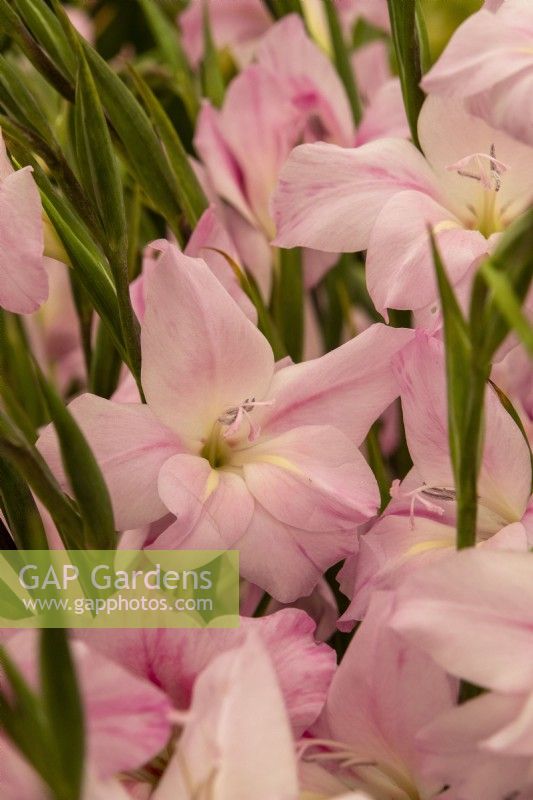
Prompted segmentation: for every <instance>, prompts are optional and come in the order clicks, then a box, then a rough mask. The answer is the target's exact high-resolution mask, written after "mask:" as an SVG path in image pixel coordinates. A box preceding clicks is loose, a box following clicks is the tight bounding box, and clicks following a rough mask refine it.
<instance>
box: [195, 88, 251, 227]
mask: <svg viewBox="0 0 533 800" xmlns="http://www.w3.org/2000/svg"><path fill="white" fill-rule="evenodd" d="M194 146H195V148H196V150H197V151H198V154H199V155H200V157H201V159H202V161H203V163H204V165H205V167H206V169H207V172H208V175H209V179H210V181H211V183H212V185H213V187H214V189H215V190H216V192H217V193H218V194H219V195H220V197H223V198H224V199H225V200H227V201H228V202H229V203H231V205H232V206H234V208H236V209H237V211H239V213H241V214H242V215H243V217H245V219H247V220H248V222H250V223H251V224H252V225H253V223H254V217H253V214H252V211H251V209H250V207H249V203H248V200H247V198H246V195H245V185H244V175H243V170H242V167H241V166H240V164H239V163H238V161H237V159H236V157H235V155H234V154H233V153H232V151H231V149H230V146H229V143H228V142H226V140H225V137H224V133H223V132H222V116H221V112H220V111H218V109H215V108H213V106H212V105H211V104H210V103H209V102H208V101H204V103H203V105H202V108H201V110H200V114H199V115H198V121H197V123H196V132H195V136H194Z"/></svg>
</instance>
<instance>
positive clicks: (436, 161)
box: [418, 59, 533, 220]
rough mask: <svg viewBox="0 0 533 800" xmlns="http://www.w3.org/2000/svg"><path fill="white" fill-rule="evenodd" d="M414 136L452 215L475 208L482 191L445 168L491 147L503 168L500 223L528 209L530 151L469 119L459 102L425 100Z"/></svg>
mask: <svg viewBox="0 0 533 800" xmlns="http://www.w3.org/2000/svg"><path fill="white" fill-rule="evenodd" d="M532 62H533V59H532ZM418 135H419V138H420V143H421V146H422V149H423V150H424V154H425V156H426V158H427V159H428V162H429V163H430V164H431V166H432V167H433V169H434V170H435V173H436V174H437V175H438V179H439V181H440V183H441V184H442V186H443V188H445V189H446V190H447V198H448V207H450V208H452V209H453V210H455V211H456V213H461V214H462V215H463V216H464V214H465V211H464V209H466V206H467V205H469V204H470V205H473V206H475V207H478V206H480V205H481V201H482V198H483V187H482V186H481V184H480V182H478V181H475V180H472V179H471V178H468V177H464V176H462V175H459V174H458V172H457V171H456V170H451V169H449V167H451V166H453V165H455V164H457V163H458V162H461V160H462V159H464V158H466V157H469V156H472V155H473V154H476V153H482V154H486V155H487V156H488V155H489V153H490V149H491V146H494V153H495V158H496V159H497V160H498V161H500V162H502V163H503V164H504V165H505V172H503V174H502V175H501V186H500V189H499V191H498V193H497V198H496V199H497V208H498V209H505V212H502V211H500V213H503V215H504V219H505V220H512V219H513V218H514V217H515V216H516V215H517V214H519V213H521V212H522V211H524V210H525V209H526V208H527V207H528V206H529V204H530V202H531V200H532V198H533V189H532V186H531V181H530V180H529V175H530V174H531V173H532V171H533V148H531V147H528V146H527V145H524V144H522V143H521V142H517V141H516V140H515V139H513V138H511V137H510V136H509V135H508V134H506V133H504V132H503V131H500V130H496V129H495V128H493V127H491V126H490V125H488V124H487V123H486V122H485V121H484V120H482V119H479V118H477V117H474V116H473V115H472V114H469V113H468V111H467V110H466V109H465V107H464V104H463V103H462V102H461V100H457V99H456V98H443V97H431V96H430V97H428V98H427V99H426V101H425V103H424V105H423V107H422V111H421V112H420V116H419V118H418ZM450 202H453V205H451V206H450V205H449V203H450ZM461 206H462V209H463V210H461ZM467 213H468V212H467Z"/></svg>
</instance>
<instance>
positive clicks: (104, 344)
mask: <svg viewBox="0 0 533 800" xmlns="http://www.w3.org/2000/svg"><path fill="white" fill-rule="evenodd" d="M121 367H122V361H121V358H120V354H119V352H118V351H117V348H116V347H115V345H114V343H113V339H112V338H111V336H110V335H109V331H108V329H107V327H106V326H105V325H102V323H100V324H99V325H98V332H97V334H96V343H95V346H94V351H93V358H92V363H91V374H90V376H89V387H90V391H91V392H92V393H93V394H97V395H98V396H99V397H111V395H112V394H113V392H114V391H115V389H116V388H117V385H118V380H119V377H120V369H121Z"/></svg>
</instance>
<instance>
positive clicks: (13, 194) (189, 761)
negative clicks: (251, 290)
mask: <svg viewBox="0 0 533 800" xmlns="http://www.w3.org/2000/svg"><path fill="white" fill-rule="evenodd" d="M303 2H304V3H305V2H306V0H303ZM339 7H340V16H341V19H342V21H343V23H344V25H345V26H346V31H347V30H348V29H349V28H350V27H351V25H352V23H353V21H354V20H355V19H356V18H358V17H359V16H363V17H365V18H366V19H368V20H369V21H370V22H371V23H372V24H374V25H376V26H378V27H380V28H381V29H383V31H386V30H387V28H388V18H387V14H386V3H385V2H381V0H375V1H374V2H363V0H359V2H358V0H342V1H341V0H339ZM205 9H208V10H209V13H210V15H211V16H210V20H211V27H212V35H213V38H214V42H215V43H216V45H217V47H219V48H220V49H222V48H227V49H228V50H229V51H230V52H231V53H232V56H233V59H234V63H235V64H236V65H237V66H238V68H239V70H238V73H237V75H236V76H235V77H234V78H233V79H232V81H231V82H230V84H229V86H228V90H227V92H226V95H225V99H224V102H223V104H222V106H221V107H220V108H217V107H216V106H215V105H214V104H212V103H210V102H209V101H207V100H205V101H204V102H203V105H202V108H201V110H200V112H199V116H198V120H197V124H196V129H195V134H194V144H195V152H196V155H197V157H198V161H196V162H194V169H195V170H196V172H197V174H198V176H199V179H200V181H201V183H202V185H203V187H204V189H205V192H206V195H207V197H208V199H209V207H208V208H207V210H206V211H205V212H204V213H203V215H202V216H201V218H200V220H199V222H198V224H197V226H196V228H195V229H194V230H193V231H192V232H191V235H190V237H189V239H188V241H187V243H186V244H185V245H184V247H183V249H181V248H180V246H178V243H177V242H176V241H175V240H174V239H173V238H172V237H171V235H170V234H169V235H168V238H166V239H156V240H155V241H153V242H151V243H150V244H149V245H147V247H146V248H145V251H144V259H143V265H142V272H141V274H140V275H139V277H137V279H136V280H135V281H134V282H132V284H131V285H130V297H131V302H132V306H133V309H134V312H135V314H136V317H137V320H138V322H139V324H140V328H141V351H142V375H141V382H142V388H143V392H144V397H143V398H142V399H141V397H140V395H139V390H138V388H137V386H136V385H135V384H134V381H133V378H132V376H131V375H129V374H127V375H126V374H123V375H122V377H121V382H120V385H119V387H118V389H117V390H116V392H115V394H114V395H113V397H112V398H111V399H107V398H104V397H100V396H97V395H96V394H93V393H91V392H89V391H85V392H83V393H80V394H79V395H78V396H77V397H75V398H74V399H73V400H72V401H71V402H70V403H69V405H68V407H69V409H70V411H71V412H72V415H73V417H74V418H75V420H76V422H77V423H78V425H79V427H80V429H81V431H82V432H83V433H84V435H85V437H86V439H87V442H88V443H89V445H90V447H91V449H92V451H93V453H94V455H95V457H96V460H97V462H98V464H99V466H100V468H101V471H102V475H103V477H104V479H105V481H106V484H107V487H108V490H109V494H110V498H111V503H112V507H113V513H114V519H115V522H116V526H117V530H118V531H119V532H120V543H119V546H121V547H126V548H127V547H130V546H133V545H135V546H139V547H143V548H153V549H185V550H191V549H199V550H201V549H208V550H209V549H224V550H225V549H235V550H238V551H239V553H240V580H241V590H242V605H241V614H242V616H241V624H240V627H239V628H238V629H228V630H219V629H214V628H213V629H206V630H121V631H94V630H90V631H79V632H77V633H76V634H75V635H72V636H71V641H72V651H73V660H74V664H75V668H76V671H77V674H78V678H79V683H80V688H81V693H82V697H83V704H84V709H85V715H86V735H87V741H88V746H87V754H88V755H87V765H86V775H85V785H84V790H83V800H128V798H130V800H131V798H137V800H149V798H152V800H201V799H203V798H205V800H326V798H337V800H434V799H435V798H441V797H442V798H443V800H531V798H533V554H532V553H531V548H532V547H533V501H532V495H531V486H532V459H531V446H532V444H533V369H532V366H531V361H530V360H529V356H528V353H527V351H526V349H525V347H524V346H523V344H521V343H519V342H518V341H517V340H516V338H515V337H513V336H509V337H508V338H507V340H506V342H505V343H504V345H503V346H502V348H500V350H499V351H498V352H497V355H496V357H495V359H494V364H493V365H492V372H491V383H490V384H489V385H488V386H487V391H486V394H485V399H484V405H483V409H482V413H483V437H482V443H481V450H480V456H479V458H480V470H479V477H478V484H477V499H478V515H477V528H476V544H475V546H474V547H472V548H469V549H468V550H467V551H459V552H457V551H456V550H455V546H456V527H457V518H458V509H457V487H456V485H455V480H454V470H453V468H452V459H451V454H450V443H449V442H450V437H449V425H450V422H449V413H448V396H447V385H446V351H445V346H444V336H443V319H442V309H441V308H440V301H439V293H438V289H437V283H436V279H435V272H434V266H433V256H432V249H431V239H430V231H431V232H432V233H433V234H434V235H435V240H436V242H437V244H438V246H439V250H440V251H441V253H442V255H443V260H444V262H445V265H446V269H447V274H448V277H449V279H450V283H451V285H452V286H453V287H454V289H455V290H456V293H457V296H458V298H459V300H460V304H462V305H464V306H466V305H467V303H468V301H469V298H470V295H471V290H472V284H473V280H474V277H475V274H476V270H477V268H478V266H479V264H480V263H481V261H482V260H483V259H484V258H485V257H487V255H490V253H492V252H493V250H494V248H495V247H496V246H497V244H498V242H499V241H500V240H501V237H502V235H503V233H504V232H505V231H506V230H507V228H509V227H510V226H511V224H512V223H513V222H514V221H515V220H517V219H518V218H520V216H521V215H522V214H523V213H524V212H525V211H526V210H527V209H528V208H530V207H531V203H532V200H533V180H532V176H533V133H532V131H533V112H532V108H533V106H532V103H531V97H532V95H533V3H532V2H530V0H502V2H487V3H486V4H485V7H484V8H483V9H482V10H481V11H479V12H478V13H476V14H474V15H473V16H471V17H470V18H468V19H467V20H466V22H464V23H463V24H462V25H461V26H460V27H459V28H458V30H457V31H456V32H455V34H454V36H453V37H452V39H451V42H450V43H449V45H448V47H447V49H446V50H445V51H444V53H443V55H442V56H441V58H440V59H439V60H438V61H437V63H436V64H435V65H434V66H433V68H432V69H431V70H430V71H429V72H428V73H427V74H426V76H425V77H424V79H423V82H422V86H423V88H424V90H425V91H426V92H427V97H426V99H425V101H424V105H423V107H422V110H421V113H420V116H419V119H418V137H419V141H420V149H418V148H417V147H416V146H415V144H413V143H412V142H411V141H410V140H409V129H408V126H407V121H406V117H405V113H404V110H403V105H401V93H400V85H399V81H398V80H397V79H395V78H393V77H392V76H391V74H390V73H389V66H388V63H387V54H386V51H385V45H384V44H383V42H382V41H378V42H373V43H371V44H369V45H366V46H365V48H362V50H361V52H359V51H358V52H357V53H356V54H355V56H354V58H353V66H354V71H355V73H356V74H357V77H358V79H359V90H360V94H361V97H362V98H363V101H364V109H363V116H362V120H361V122H360V124H359V125H358V126H356V125H355V124H354V121H353V118H352V113H351V109H350V104H349V101H348V97H347V94H346V91H345V89H344V86H343V83H342V81H341V80H340V78H339V76H338V74H337V72H336V70H335V69H334V67H333V65H332V62H331V60H330V59H329V58H328V56H327V55H326V53H325V52H323V51H322V50H321V49H320V47H319V45H318V44H317V43H316V42H315V41H314V40H313V39H312V38H311V37H310V35H309V33H308V30H307V29H306V27H305V25H304V22H303V20H302V19H301V18H300V17H299V16H296V15H288V16H286V17H284V18H282V19H281V20H280V21H277V22H274V20H273V19H272V17H271V15H270V13H269V12H268V10H267V9H266V7H265V5H264V4H263V3H261V2H259V0H211V2H208V3H205V4H204V3H202V2H200V0H198V2H196V1H194V2H192V3H191V4H190V5H189V7H188V8H187V10H186V11H185V12H184V13H183V14H182V15H181V16H180V19H179V25H180V27H181V30H182V32H183V41H184V47H185V51H186V53H187V56H188V58H189V60H190V63H191V65H192V67H193V68H195V69H196V68H197V67H198V66H199V64H200V63H201V60H202V56H203V48H204V34H203V15H204V13H205ZM322 12H323V9H322V8H321V5H320V3H318V4H315V3H314V2H309V8H308V9H307V12H306V13H307V14H308V16H309V17H310V19H308V20H307V24H308V29H310V30H314V28H313V25H314V26H317V27H318V28H320V26H321V25H322V26H323V22H324V21H323V19H322V16H321V14H322ZM346 31H345V32H346ZM364 50H366V52H363V51H364ZM293 247H302V248H305V250H304V251H303V253H304V268H305V290H306V291H309V290H311V289H314V287H316V286H317V284H318V282H319V280H320V279H321V278H322V277H323V275H324V274H325V273H327V271H328V270H329V269H330V267H331V266H332V265H333V264H334V263H336V262H337V261H338V255H339V254H342V253H354V252H364V251H366V260H365V270H366V271H365V276H366V288H367V289H368V294H369V296H370V298H371V300H372V302H373V303H374V305H375V308H376V310H377V312H378V314H379V315H381V316H382V317H383V319H384V322H372V323H371V324H368V321H367V320H365V321H364V325H363V326H361V325H360V328H361V327H364V330H362V331H361V332H359V333H357V335H353V336H352V335H351V333H349V332H347V331H344V332H343V337H344V338H345V339H346V341H344V343H342V344H341V345H339V346H338V347H336V348H334V349H332V350H330V352H327V353H325V354H323V355H319V356H318V357H317V358H313V359H309V360H305V361H303V362H301V363H292V361H291V360H290V358H284V359H281V360H278V361H276V359H275V356H274V353H273V349H272V347H271V344H270V343H269V341H268V339H267V337H266V335H264V333H263V332H262V329H260V326H259V324H258V314H257V310H256V307H255V306H254V305H253V304H252V302H251V300H250V298H249V297H248V295H247V294H246V293H245V291H244V290H243V286H242V284H241V281H240V276H241V273H242V272H243V265H245V266H246V268H247V270H248V272H249V273H250V274H251V275H252V276H253V277H254V278H255V280H256V283H257V286H258V287H259V289H258V290H259V291H260V292H261V293H262V294H263V297H264V298H265V299H267V300H268V298H269V297H270V293H271V290H272V285H273V283H275V280H276V277H277V271H278V268H279V250H278V249H279V248H293ZM45 261H46V259H45V258H44V234H43V220H42V208H41V205H40V200H39V195H38V190H37V187H36V185H35V182H34V179H33V177H32V175H31V170H30V169H29V168H25V169H20V170H14V169H13V166H12V165H11V162H10V161H9V158H8V156H7V153H6V151H5V147H4V146H3V144H2V152H1V153H0V305H1V306H2V307H4V308H5V309H7V310H8V311H10V312H16V313H21V314H27V313H31V312H34V311H36V310H37V309H38V308H39V306H41V305H42V304H43V303H44V301H45V300H46V296H47V287H48V278H47V275H48V274H49V275H50V286H51V289H52V296H51V298H50V299H49V300H48V302H47V303H45V305H44V306H43V308H42V309H41V311H40V312H38V313H39V314H40V316H38V315H36V316H35V317H34V318H32V319H31V320H30V321H28V324H27V327H26V330H27V332H28V335H29V338H30V340H32V341H34V343H35V346H34V350H35V351H36V353H37V358H38V360H39V362H40V363H42V364H43V365H44V364H45V363H48V364H49V363H50V362H53V364H54V368H55V369H56V380H57V384H58V385H59V386H60V387H61V388H62V389H65V390H66V387H67V386H69V385H70V383H71V382H72V380H73V379H79V378H80V375H82V374H83V367H82V350H81V343H80V338H79V332H78V330H77V328H76V325H75V320H76V318H75V314H74V313H73V310H72V307H70V311H69V313H68V314H66V313H64V314H63V315H59V314H57V312H56V311H55V309H57V307H58V306H57V303H58V302H60V303H61V304H66V303H70V304H71V303H72V298H71V295H70V293H69V291H68V286H67V282H66V278H65V275H66V273H65V272H64V269H66V268H64V266H63V265H61V264H58V263H55V264H52V265H51V264H47V265H45ZM47 270H48V271H47ZM59 275H60V277H59ZM309 297H311V295H309ZM58 298H59V301H58ZM315 299H316V298H315ZM54 304H55V305H54ZM530 305H531V297H530V299H529V302H528V303H526V313H525V316H526V315H527V308H529V306H530ZM391 310H395V311H397V310H407V311H412V312H414V315H413V319H414V328H407V327H396V326H393V325H392V324H388V323H389V316H390V315H389V311H391ZM354 318H355V315H354ZM350 321H353V320H348V321H345V322H346V326H347V327H348V322H350ZM62 325H63V327H61V326H62ZM309 331H310V328H307V330H306V335H307V336H308V337H309V336H310V333H309ZM65 343H67V344H65ZM62 344H63V345H64V347H63V349H62ZM317 349H318V350H319V351H320V348H319V347H318V348H317ZM502 392H505V393H506V395H507V396H508V399H509V400H510V401H511V402H512V404H513V406H514V408H515V409H516V411H517V414H516V415H512V414H511V413H509V408H508V406H507V405H506V404H504V403H503V402H502ZM65 394H66V391H65ZM395 403H396V404H397V405H396V407H395V408H396V410H395V411H394V409H393V404H395ZM398 407H401V417H402V422H403V426H404V430H405V439H406V445H407V448H408V451H409V457H410V463H411V464H412V466H411V467H410V468H409V470H406V471H405V472H404V473H403V476H402V478H401V480H400V479H396V480H394V481H393V482H392V485H391V486H390V500H388V502H387V503H386V507H385V508H381V510H380V491H379V487H378V482H377V480H376V476H375V475H374V473H373V471H372V469H371V467H370V466H369V459H367V458H365V455H368V450H367V449H365V440H367V437H368V436H369V434H370V432H371V429H372V427H373V425H374V423H375V422H376V421H377V420H378V419H379V418H380V417H382V416H383V415H384V414H388V415H389V417H387V419H388V420H389V421H390V423H391V425H392V427H393V428H394V429H395V433H397V428H398V418H399V413H398ZM514 417H518V418H519V420H520V421H521V426H519V425H518V424H517V421H516V418H514ZM387 424H388V423H387ZM374 431H375V429H374ZM37 447H38V449H39V452H40V454H41V455H42V456H43V458H44V460H45V462H46V464H47V465H48V467H49V468H50V470H51V472H52V473H53V475H54V476H55V477H56V478H57V480H58V481H59V483H60V485H61V487H62V488H63V489H64V490H65V491H66V492H67V493H69V492H70V491H71V488H72V487H71V486H70V485H69V480H68V477H67V476H66V474H65V469H64V466H63V463H62V458H61V452H60V447H59V443H58V438H57V434H56V431H55V429H54V427H53V426H52V425H48V426H47V427H45V428H43V429H42V430H41V431H40V435H39V439H38V443H37ZM46 528H47V532H48V533H49V536H50V542H51V544H52V546H60V545H59V544H58V542H59V539H58V535H57V531H55V529H54V526H53V523H52V522H51V520H50V519H48V518H47V519H46ZM340 562H343V564H342V567H341V569H340V571H338V573H337V576H336V577H337V581H338V584H339V586H340V592H339V594H338V596H337V597H336V596H335V595H334V593H333V592H332V590H331V587H330V585H329V584H328V583H327V582H326V580H325V579H324V576H325V573H326V572H327V571H328V570H329V569H330V568H331V567H333V566H334V565H337V564H339V563H340ZM265 592H266V593H268V595H269V596H270V604H269V605H268V606H267V608H266V612H265V611H264V609H262V611H261V613H262V614H263V615H262V616H257V617H254V616H253V614H254V612H256V610H257V608H258V606H259V605H260V600H261V598H262V597H263V595H264V593H265ZM339 598H341V600H340V602H341V603H342V613H341V610H339V607H338V606H339V604H340V603H339ZM335 629H338V630H339V631H341V632H343V633H344V634H347V633H349V634H350V636H351V638H350V639H349V644H348V646H347V649H346V652H345V653H344V654H343V656H342V659H341V660H340V663H337V660H336V653H335V651H334V650H333V648H332V647H331V646H330V644H328V643H326V640H330V639H331V637H332V635H333V634H334V632H335ZM346 638H347V640H348V636H347V637H346ZM2 639H3V641H4V643H5V646H6V649H7V652H8V653H9V654H10V655H12V657H13V659H14V661H15V663H16V664H17V665H18V666H19V668H20V670H21V672H22V673H23V675H24V676H25V677H26V678H27V680H28V682H29V684H30V685H31V686H32V687H33V688H38V655H37V638H36V636H34V635H33V634H32V633H29V632H19V633H16V634H14V635H9V634H7V633H5V632H4V634H3V635H2ZM2 680H3V677H2V678H0V682H1V681H2ZM469 685H470V686H469ZM465 686H466V687H467V688H471V689H472V688H474V689H475V690H476V696H475V697H473V698H472V699H467V700H466V701H464V702H463V696H462V694H463V692H464V689H465ZM0 795H1V797H2V798H3V799H4V800H43V799H44V798H45V797H46V790H45V788H44V786H43V784H42V783H41V781H40V779H39V778H38V777H37V775H36V774H35V773H34V772H33V771H32V769H31V768H30V767H29V766H28V765H27V764H26V762H25V761H24V760H23V758H22V757H21V756H20V754H19V753H18V752H17V751H16V749H15V748H14V747H13V745H12V744H11V743H10V742H9V741H8V739H7V737H6V736H4V734H0Z"/></svg>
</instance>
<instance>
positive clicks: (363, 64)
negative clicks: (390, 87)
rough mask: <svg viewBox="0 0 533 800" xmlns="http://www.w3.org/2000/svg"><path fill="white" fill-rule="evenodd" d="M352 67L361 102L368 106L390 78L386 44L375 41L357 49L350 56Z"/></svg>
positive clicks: (381, 41)
mask: <svg viewBox="0 0 533 800" xmlns="http://www.w3.org/2000/svg"><path fill="white" fill-rule="evenodd" d="M351 62H352V67H353V70H354V73H355V79H356V81H357V88H358V90H359V95H360V97H361V100H362V101H363V103H364V104H365V105H368V103H369V102H370V100H371V99H372V97H374V95H376V94H377V92H378V91H379V89H381V87H382V86H383V84H384V83H386V82H387V81H388V80H389V78H390V77H391V71H390V63H389V50H388V47H387V44H386V42H384V41H383V40H382V39H376V40H375V41H373V42H369V43H368V44H364V45H362V46H361V47H358V48H357V50H354V52H353V53H352V55H351Z"/></svg>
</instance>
